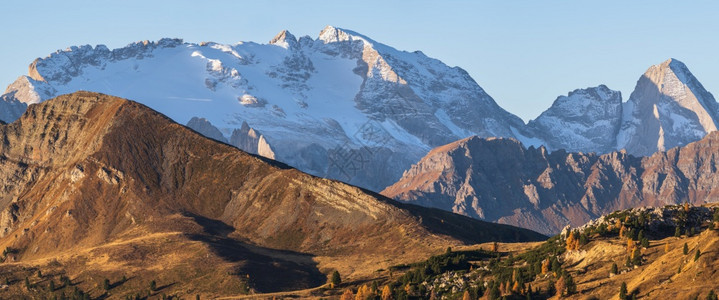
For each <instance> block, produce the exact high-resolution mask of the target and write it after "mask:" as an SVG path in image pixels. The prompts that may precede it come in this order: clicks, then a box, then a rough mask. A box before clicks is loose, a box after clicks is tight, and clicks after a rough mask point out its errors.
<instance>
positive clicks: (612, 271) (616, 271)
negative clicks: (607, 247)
mask: <svg viewBox="0 0 719 300" xmlns="http://www.w3.org/2000/svg"><path fill="white" fill-rule="evenodd" d="M609 273H612V274H615V275H616V274H619V268H618V267H617V264H615V263H614V264H612V270H611V271H609Z"/></svg>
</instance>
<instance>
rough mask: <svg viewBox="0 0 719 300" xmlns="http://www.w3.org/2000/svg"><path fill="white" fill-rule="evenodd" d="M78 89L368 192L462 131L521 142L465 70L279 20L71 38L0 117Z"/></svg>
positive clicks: (26, 80) (516, 127) (21, 86)
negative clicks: (101, 40)
mask: <svg viewBox="0 0 719 300" xmlns="http://www.w3.org/2000/svg"><path fill="white" fill-rule="evenodd" d="M77 90H88V91H95V92H101V93H105V94H111V95H115V96H120V97H124V98H128V99H132V100H136V101H138V102H141V103H143V104H145V105H147V106H149V107H151V108H153V109H155V110H157V111H160V112H162V113H164V114H165V115H167V116H169V117H170V118H172V119H174V120H175V121H177V122H179V123H182V124H188V126H190V127H191V128H193V129H195V130H196V131H198V132H201V133H203V134H205V135H207V136H209V137H212V138H214V139H216V140H220V141H227V142H229V143H231V144H233V145H236V146H238V147H240V148H242V149H244V150H246V151H249V152H252V153H257V154H260V155H263V156H266V157H269V158H273V159H276V160H279V161H281V162H285V163H287V164H289V165H292V166H294V167H297V168H299V169H301V170H303V171H306V172H308V173H311V174H314V175H318V176H323V177H330V178H336V179H340V180H344V181H347V182H350V183H353V184H356V185H359V186H362V187H365V188H369V189H373V190H377V191H378V190H381V189H382V188H384V187H385V186H387V185H389V184H391V183H393V182H394V181H396V180H397V179H399V178H400V176H401V174H402V171H403V170H405V169H406V168H408V167H409V166H410V165H411V164H412V163H415V162H417V161H418V160H419V159H420V158H421V157H422V156H423V155H425V154H426V153H427V151H429V150H430V149H432V148H433V147H437V146H439V145H443V144H446V143H449V142H452V141H455V140H458V139H461V138H465V137H467V136H471V135H479V136H485V137H488V136H505V137H515V138H518V139H520V140H522V141H523V142H525V144H532V143H531V142H530V141H528V140H527V139H526V138H524V136H529V134H528V133H527V132H526V128H525V125H524V123H523V122H522V120H521V119H519V118H518V117H516V116H514V115H512V114H510V113H508V112H506V111H505V110H503V109H502V108H501V107H499V106H498V105H497V104H496V103H495V101H494V100H493V99H492V98H491V97H490V96H489V95H487V93H486V92H485V91H484V90H483V89H482V88H481V87H480V86H479V85H477V83H476V82H475V81H474V80H473V79H472V78H471V77H470V76H469V75H468V74H467V72H465V71H464V70H462V69H460V68H458V67H454V68H452V67H449V66H447V65H445V64H444V63H442V62H440V61H439V60H436V59H432V58H429V57H427V56H425V55H424V54H423V53H421V52H412V53H410V52H404V51H399V50H396V49H394V48H392V47H389V46H386V45H384V44H381V43H378V42H375V41H373V40H372V39H370V38H368V37H365V36H363V35H361V34H358V33H355V32H352V31H349V30H344V29H339V28H334V27H331V26H328V27H326V28H325V29H324V30H322V31H321V32H320V34H319V37H318V38H317V39H312V38H310V37H307V36H305V37H301V38H299V39H297V38H296V37H295V36H293V35H292V34H290V33H289V32H287V31H282V32H281V33H280V34H278V35H277V36H276V37H275V38H273V39H272V40H271V41H270V43H268V44H258V43H253V42H240V43H237V44H234V45H223V44H217V43H211V42H208V43H200V44H194V43H185V42H183V41H182V40H179V39H162V40H160V41H157V42H148V41H145V42H139V43H134V44H130V45H128V46H127V47H124V48H119V49H114V50H110V49H108V48H107V47H105V46H103V45H98V46H96V47H92V46H89V45H87V46H80V47H71V48H68V49H66V50H63V51H57V52H55V53H53V54H51V55H50V56H48V57H46V58H42V59H37V60H36V61H35V62H33V63H32V64H31V66H30V70H29V74H28V76H22V77H20V78H19V79H18V80H17V81H16V82H15V83H13V84H12V85H11V86H10V87H8V90H7V91H6V94H5V95H4V99H3V101H0V105H2V106H3V107H2V108H0V109H2V111H3V115H0V117H1V118H2V119H3V120H5V121H8V122H9V121H13V120H14V119H15V118H17V117H18V116H19V115H20V112H21V111H22V110H24V108H25V107H24V106H25V105H26V104H32V103H38V102H41V101H44V100H47V99H50V98H52V97H55V96H57V95H61V94H66V93H71V92H74V91H77ZM6 107H11V108H12V109H8V108H6ZM218 133H219V134H220V135H218Z"/></svg>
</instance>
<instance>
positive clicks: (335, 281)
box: [330, 270, 342, 288]
mask: <svg viewBox="0 0 719 300" xmlns="http://www.w3.org/2000/svg"><path fill="white" fill-rule="evenodd" d="M340 283H342V278H341V277H340V272H337V271H336V270H335V271H334V272H332V277H331V278H330V284H331V285H332V288H336V287H337V286H339V285H340Z"/></svg>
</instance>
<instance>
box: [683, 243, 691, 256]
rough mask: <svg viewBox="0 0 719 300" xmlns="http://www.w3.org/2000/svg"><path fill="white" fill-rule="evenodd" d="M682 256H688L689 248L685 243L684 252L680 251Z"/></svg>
mask: <svg viewBox="0 0 719 300" xmlns="http://www.w3.org/2000/svg"><path fill="white" fill-rule="evenodd" d="M682 251H683V253H684V255H687V254H689V246H687V243H684V250H682Z"/></svg>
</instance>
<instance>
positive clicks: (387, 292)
mask: <svg viewBox="0 0 719 300" xmlns="http://www.w3.org/2000/svg"><path fill="white" fill-rule="evenodd" d="M382 300H392V289H390V288H389V285H385V286H384V287H383V288H382Z"/></svg>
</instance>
